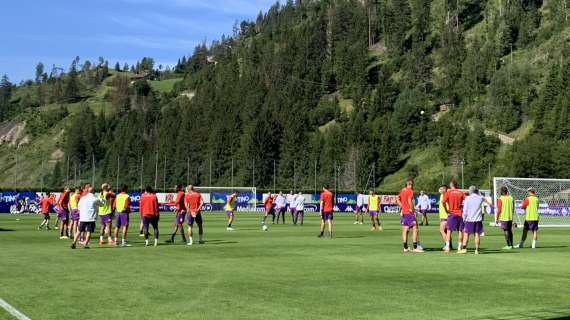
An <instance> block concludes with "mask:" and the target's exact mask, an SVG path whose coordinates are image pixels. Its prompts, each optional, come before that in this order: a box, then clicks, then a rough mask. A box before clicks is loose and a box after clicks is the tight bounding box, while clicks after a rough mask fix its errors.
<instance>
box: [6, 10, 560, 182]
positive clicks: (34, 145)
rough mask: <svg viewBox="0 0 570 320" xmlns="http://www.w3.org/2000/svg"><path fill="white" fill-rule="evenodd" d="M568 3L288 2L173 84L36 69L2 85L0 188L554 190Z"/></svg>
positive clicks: (93, 66)
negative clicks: (524, 179) (492, 182)
mask: <svg viewBox="0 0 570 320" xmlns="http://www.w3.org/2000/svg"><path fill="white" fill-rule="evenodd" d="M569 2H570V1H567V0H544V1H541V0H520V1H519V0H517V1H515V0H487V1H485V0H459V1H458V0H441V1H439V0H437V1H436V0H433V1H430V0H378V1H372V0H360V1H358V0H323V1H304V0H303V1H301V0H297V1H288V2H286V3H281V4H275V5H274V6H273V7H272V8H271V9H270V10H269V11H268V12H265V13H260V14H259V16H258V17H257V19H256V20H255V21H245V22H241V23H240V24H236V27H235V30H234V33H233V34H232V35H231V36H221V37H220V40H218V41H214V42H213V43H211V44H203V45H200V46H199V47H197V48H195V49H194V52H193V54H191V55H189V56H184V57H182V55H183V54H184V53H183V52H181V58H180V60H179V63H178V65H177V66H176V68H174V69H173V70H169V69H164V68H162V66H155V65H154V63H153V60H152V59H151V58H144V59H142V60H141V61H140V62H139V63H138V64H137V65H135V66H131V67H130V66H128V65H121V64H117V65H115V66H114V67H110V66H109V63H108V62H107V61H105V59H103V58H101V59H100V61H98V62H96V63H93V62H89V61H82V60H81V59H80V58H79V57H78V58H76V59H74V60H73V62H72V64H71V66H70V67H69V68H67V69H66V70H61V69H58V68H52V70H51V71H50V73H49V74H48V73H46V71H44V69H45V68H44V67H43V65H41V64H39V65H38V66H37V68H36V71H37V72H36V74H37V76H36V79H34V80H30V81H26V82H23V83H20V84H18V85H13V84H11V83H10V82H9V79H8V78H7V77H4V78H2V82H1V84H0V121H2V124H0V135H1V136H2V137H3V139H4V140H7V141H6V142H4V143H3V145H2V146H0V151H1V155H0V161H1V162H0V170H2V172H3V173H4V174H3V176H1V177H0V187H2V188H13V187H19V188H25V187H36V188H38V187H39V186H40V184H41V185H42V186H45V187H57V186H60V185H62V184H64V183H65V182H66V180H68V181H69V182H70V183H76V182H77V181H78V180H82V181H91V179H92V174H93V173H92V172H93V168H95V177H96V181H97V182H102V181H103V180H105V181H110V182H112V183H115V181H117V173H118V174H119V177H118V179H119V181H120V182H121V183H125V182H126V183H128V184H129V185H131V186H135V187H140V186H141V184H151V185H153V184H155V183H156V184H157V185H158V186H160V187H162V186H163V185H166V186H170V185H172V184H174V183H177V182H180V183H187V182H189V183H194V184H198V185H214V186H231V185H233V186H250V185H255V186H257V187H258V188H266V189H270V190H272V189H273V188H274V186H275V188H277V189H281V188H284V189H290V188H292V187H297V188H298V189H304V190H312V189H313V188H314V187H315V184H317V185H318V184H321V183H323V182H328V183H331V184H333V185H334V186H336V188H337V189H339V190H346V191H348V190H362V189H364V188H371V187H377V188H379V189H381V190H382V191H394V190H397V189H398V188H399V187H400V186H401V183H402V182H403V181H402V180H403V179H404V178H405V177H406V176H414V177H416V178H417V182H418V185H419V188H425V189H429V190H434V189H435V188H436V187H437V185H438V184H439V183H441V182H442V180H449V179H450V178H451V177H452V176H455V177H457V178H458V179H461V172H462V171H463V172H464V177H463V180H464V184H465V185H468V184H478V185H482V186H483V187H486V186H487V185H488V182H489V176H498V175H506V176H528V177H531V176H532V177H535V176H536V177H561V178H568V177H569V176H570V158H569V157H568V156H567V155H568V151H570V140H569V138H570V122H569V120H570V119H569V117H570V61H569V60H568V59H567V58H566V57H567V55H568V53H569V51H570V21H568V20H569V17H570V8H569V5H570V3H569ZM0 72H1V70H0ZM462 168H463V170H462Z"/></svg>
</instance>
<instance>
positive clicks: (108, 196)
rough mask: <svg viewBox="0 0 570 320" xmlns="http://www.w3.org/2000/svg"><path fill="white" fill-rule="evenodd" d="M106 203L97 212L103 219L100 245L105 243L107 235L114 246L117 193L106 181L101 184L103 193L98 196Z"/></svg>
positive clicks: (100, 218)
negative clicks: (113, 231) (112, 234)
mask: <svg viewBox="0 0 570 320" xmlns="http://www.w3.org/2000/svg"><path fill="white" fill-rule="evenodd" d="M97 198H98V199H99V200H101V201H102V202H103V203H104V205H103V206H101V207H99V209H98V211H97V214H98V215H99V220H100V221H101V229H100V233H99V245H103V244H104V243H105V242H104V238H105V237H107V239H108V240H109V242H108V243H109V245H110V246H114V245H115V241H113V238H112V237H111V232H112V231H111V229H112V227H113V203H114V200H115V195H114V194H113V193H112V192H111V186H110V185H109V184H107V183H104V184H103V185H102V186H101V193H100V194H99V195H98V196H97Z"/></svg>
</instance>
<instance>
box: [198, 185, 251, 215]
mask: <svg viewBox="0 0 570 320" xmlns="http://www.w3.org/2000/svg"><path fill="white" fill-rule="evenodd" d="M194 189H196V190H197V191H198V192H200V193H201V194H202V198H203V199H204V207H203V210H204V211H209V212H222V211H225V209H224V207H225V205H226V201H227V196H229V195H230V194H231V193H232V192H234V191H235V192H237V197H236V200H235V210H236V211H237V212H254V211H256V208H257V204H258V203H261V200H260V199H258V194H257V190H256V188H255V187H234V188H231V187H194Z"/></svg>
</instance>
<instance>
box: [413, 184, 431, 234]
mask: <svg viewBox="0 0 570 320" xmlns="http://www.w3.org/2000/svg"><path fill="white" fill-rule="evenodd" d="M416 209H418V210H419V211H420V213H421V214H422V222H421V223H420V226H423V225H424V224H425V225H426V226H429V222H428V218H427V214H428V212H429V211H430V210H431V199H430V198H429V196H428V195H427V194H426V193H425V192H424V191H423V190H422V191H420V196H419V197H418V204H417V205H416Z"/></svg>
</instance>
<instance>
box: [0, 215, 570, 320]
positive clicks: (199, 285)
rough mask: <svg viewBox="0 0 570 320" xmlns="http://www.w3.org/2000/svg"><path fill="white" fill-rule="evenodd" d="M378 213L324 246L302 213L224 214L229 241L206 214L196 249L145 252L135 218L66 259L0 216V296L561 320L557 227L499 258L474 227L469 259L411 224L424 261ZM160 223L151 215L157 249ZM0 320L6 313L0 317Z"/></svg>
mask: <svg viewBox="0 0 570 320" xmlns="http://www.w3.org/2000/svg"><path fill="white" fill-rule="evenodd" d="M136 217H137V216H133V219H132V221H136V220H137V219H136ZM52 218H53V217H52ZM288 218H289V217H288ZM382 218H383V220H384V226H385V229H386V230H385V231H384V232H378V233H373V232H370V231H369V228H370V226H369V225H366V224H365V225H362V226H361V225H353V224H352V217H349V216H348V215H344V216H341V215H337V216H336V217H335V219H336V220H335V228H336V230H335V231H336V232H335V239H333V240H328V239H318V238H317V237H316V235H317V231H318V223H319V220H318V218H317V216H316V215H315V214H310V215H308V217H306V221H305V222H306V223H305V226H302V227H301V226H291V225H270V226H269V231H268V232H262V231H261V230H260V219H259V215H257V214H243V213H239V214H237V221H236V223H235V228H236V231H235V232H227V231H226V230H225V215H223V214H206V215H205V230H206V233H205V234H206V237H205V239H206V244H204V245H197V244H196V245H194V246H192V247H187V246H185V245H182V244H176V245H165V244H161V245H160V246H159V247H157V248H154V247H146V248H145V247H144V246H143V241H142V238H139V237H138V235H137V230H138V221H136V223H134V226H133V225H132V226H131V232H130V233H129V237H130V240H131V242H132V244H133V245H134V246H133V247H131V248H109V247H99V246H98V245H97V244H96V243H93V244H92V249H91V250H84V249H77V250H75V251H73V250H71V249H70V248H69V242H68V241H66V240H59V239H58V232H57V231H38V230H36V226H37V224H39V222H40V220H41V218H40V216H23V217H17V216H12V215H0V229H2V231H0V298H2V299H4V300H6V301H7V302H8V303H10V304H11V305H12V306H14V307H15V308H16V309H18V310H20V311H21V312H23V313H24V314H26V315H27V316H29V317H30V318H31V319H153V320H156V319H404V318H405V319H466V318H469V319H525V318H527V319H536V318H562V317H565V316H570V269H569V266H570V249H569V247H568V242H569V240H570V236H569V230H568V229H541V230H540V233H539V237H540V239H539V248H538V249H536V250H532V249H520V250H513V251H511V252H502V251H501V250H499V248H501V247H502V246H503V245H504V241H503V237H502V234H501V233H500V232H499V230H498V229H496V228H491V227H486V229H487V236H485V237H484V238H483V240H482V248H483V252H482V254H480V255H478V256H475V255H473V254H468V255H457V254H444V253H442V252H441V251H440V249H439V248H440V246H441V241H440V239H439V235H438V227H437V226H436V225H435V224H434V225H433V226H432V225H430V226H429V227H422V228H421V237H422V242H423V245H424V247H425V248H426V249H427V252H426V253H424V254H403V253H402V252H401V240H400V227H399V225H398V220H397V217H395V216H391V217H385V216H383V217H382ZM16 219H20V220H19V221H17V220H16ZM52 221H53V220H52ZM172 221H173V215H171V214H163V216H162V218H161V232H162V234H161V243H163V242H164V240H166V239H167V237H168V234H169V232H170V230H171V226H172ZM288 222H289V221H288ZM434 222H435V221H434ZM519 237H520V229H517V230H515V239H518V238H519ZM0 319H10V315H9V314H8V313H6V312H5V311H4V310H1V309H0Z"/></svg>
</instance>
